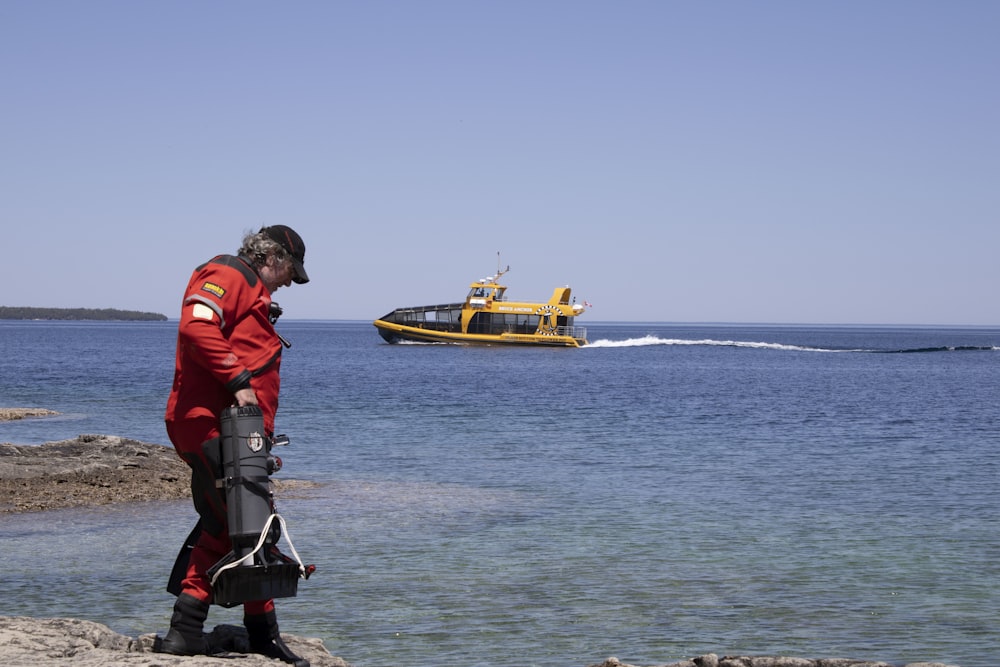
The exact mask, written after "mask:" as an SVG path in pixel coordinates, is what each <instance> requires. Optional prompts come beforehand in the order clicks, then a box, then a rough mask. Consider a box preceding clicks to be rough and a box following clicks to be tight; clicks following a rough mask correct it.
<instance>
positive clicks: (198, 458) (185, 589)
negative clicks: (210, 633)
mask: <svg viewBox="0 0 1000 667" xmlns="http://www.w3.org/2000/svg"><path fill="white" fill-rule="evenodd" d="M167 435H168V436H169V437H170V441H171V442H172V443H173V444H174V448H175V449H176V450H177V453H178V454H179V455H180V457H181V458H182V459H184V461H185V462H186V463H187V464H188V465H189V466H191V468H192V471H193V473H194V474H197V469H198V468H200V467H201V466H204V467H205V468H207V467H208V463H207V461H206V460H205V456H204V453H203V451H202V448H201V446H202V444H203V443H205V442H208V441H209V440H211V439H213V438H217V437H219V423H218V421H217V420H215V419H210V418H208V417H203V418H197V419H187V420H184V421H181V422H167ZM194 486H195V485H194V484H192V487H194ZM194 492H195V493H197V492H198V491H194ZM222 501H223V502H224V501H225V499H224V498H223V499H222ZM196 507H197V503H196ZM205 523H206V522H205V521H203V527H204V524H205ZM208 523H217V524H221V530H220V531H219V532H218V533H217V534H216V535H212V534H210V532H209V531H208V530H202V531H201V537H199V538H198V542H197V543H196V544H195V546H194V549H192V550H191V559H190V561H189V562H188V569H187V573H186V574H185V576H184V580H183V581H182V582H181V592H182V593H187V594H188V595H190V596H192V597H194V598H197V599H198V600H201V601H202V602H206V603H208V604H211V603H212V586H211V583H210V581H209V578H208V575H207V574H206V573H207V572H208V569H209V568H210V567H212V566H213V565H215V564H216V563H218V562H219V561H220V560H221V559H222V558H223V556H225V555H226V554H228V553H229V552H230V551H231V550H232V548H233V547H232V543H231V542H230V541H229V529H228V527H227V526H226V518H225V512H224V511H223V512H221V513H220V512H215V513H213V516H212V517H210V521H208ZM243 609H244V611H245V613H247V614H266V613H267V612H270V611H273V610H274V601H273V600H254V601H250V602H245V603H244V604H243Z"/></svg>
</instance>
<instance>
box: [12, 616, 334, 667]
mask: <svg viewBox="0 0 1000 667" xmlns="http://www.w3.org/2000/svg"><path fill="white" fill-rule="evenodd" d="M282 638H283V639H284V640H285V643H286V644H288V647H289V648H290V649H291V650H292V651H294V652H295V653H297V654H298V655H300V656H302V657H303V658H305V659H307V660H308V661H309V662H310V664H311V665H312V667H350V665H349V663H347V662H345V661H344V660H343V659H342V658H338V657H336V656H333V655H331V654H330V652H329V651H327V650H326V647H325V646H323V642H322V641H320V640H319V639H308V638H302V637H297V636H295V635H289V634H284V633H283V634H282ZM158 641H159V637H158V636H157V635H155V634H149V635H142V636H140V637H137V638H132V637H126V636H125V635H121V634H118V633H117V632H114V631H113V630H111V629H110V628H108V627H107V626H105V625H102V624H100V623H94V622H92V621H84V620H79V619H72V618H30V617H25V616H0V664H2V665H5V667H6V666H9V667H29V666H34V665H46V666H48V665H51V666H53V667H54V666H56V665H60V666H62V665H73V666H74V667H116V666H118V665H126V666H133V665H134V666H136V667H139V666H145V667H201V666H204V667H211V666H212V665H218V666H221V665H227V666H228V667H234V666H235V665H240V667H244V666H246V667H275V666H276V665H283V664H284V663H282V662H280V661H277V660H272V659H271V658H266V657H264V656H261V655H256V654H253V653H249V652H248V648H249V644H248V642H247V637H246V630H245V629H244V628H242V627H236V626H233V625H220V626H216V628H215V630H213V631H212V632H211V633H209V641H210V643H211V644H212V645H213V646H216V647H218V648H219V650H220V651H221V653H220V656H222V657H213V656H174V655H167V654H165V653H156V652H155V648H156V647H157V646H158Z"/></svg>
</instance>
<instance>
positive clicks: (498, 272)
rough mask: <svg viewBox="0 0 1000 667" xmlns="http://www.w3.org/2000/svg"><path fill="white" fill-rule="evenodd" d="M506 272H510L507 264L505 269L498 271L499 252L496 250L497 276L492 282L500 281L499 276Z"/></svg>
mask: <svg viewBox="0 0 1000 667" xmlns="http://www.w3.org/2000/svg"><path fill="white" fill-rule="evenodd" d="M508 271H510V264H508V265H507V268H506V269H504V270H503V271H501V270H500V251H499V250H497V275H496V278H494V280H500V276H502V275H503V274H505V273H507V272H508Z"/></svg>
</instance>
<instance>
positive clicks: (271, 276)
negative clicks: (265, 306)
mask: <svg viewBox="0 0 1000 667" xmlns="http://www.w3.org/2000/svg"><path fill="white" fill-rule="evenodd" d="M294 275H295V268H294V267H293V266H292V263H291V262H281V263H279V262H278V261H277V260H275V258H274V256H273V255H271V256H269V257H268V258H267V263H266V264H265V265H264V266H262V267H261V269H260V279H261V280H263V281H264V286H265V287H267V291H268V292H270V293H271V294H274V293H275V292H276V291H277V289H278V288H279V287H287V286H288V285H291V284H292V276H294Z"/></svg>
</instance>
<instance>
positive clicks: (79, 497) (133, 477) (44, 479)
mask: <svg viewBox="0 0 1000 667" xmlns="http://www.w3.org/2000/svg"><path fill="white" fill-rule="evenodd" d="M53 414H56V413H54V412H52V411H50V410H44V409H40V408H0V421H6V420H10V419H23V418H38V417H42V418H43V417H45V416H47V415H53ZM188 484H189V473H188V468H187V466H186V465H185V464H184V462H183V461H181V460H180V459H179V458H178V457H177V455H176V454H175V453H174V450H173V449H172V448H170V447H165V446H163V445H156V444H149V443H144V442H139V441H137V440H130V439H128V438H120V437H117V436H108V435H81V436H79V437H77V438H75V439H72V440H62V441H59V442H49V443H45V444H43V445H37V446H18V445H12V444H10V443H0V514H3V513H10V512H32V511H42V510H53V509H61V508H69V507H79V506H90V505H103V504H109V503H120V502H136V501H155V500H170V499H181V498H187V497H188V494H189V487H188ZM276 485H277V486H278V488H279V490H280V489H281V488H282V487H286V488H295V487H296V486H297V484H296V483H295V482H294V481H288V480H281V481H278V480H276ZM282 636H283V637H284V639H285V641H286V642H287V643H288V645H289V646H290V647H291V649H292V650H293V651H295V652H296V653H298V654H299V655H301V656H303V657H305V658H307V659H308V660H309V661H310V663H311V664H312V665H313V667H350V665H349V663H347V662H345V661H344V660H343V659H342V658H339V657H336V656H333V655H331V654H330V652H329V651H328V650H327V649H326V647H325V646H324V645H323V642H322V641H321V640H319V639H309V638H302V637H297V636H295V635H288V634H284V633H283V634H282ZM159 640H160V637H158V636H157V635H155V634H148V635H141V636H139V637H135V638H133V637H126V636H124V635H120V634H118V633H116V632H114V631H112V630H111V629H110V628H108V627H107V626H104V625H101V624H100V623H95V622H92V621H88V620H80V619H70V618H45V619H41V618H30V617H23V616H0V665H6V666H9V667H22V666H24V667H27V666H28V665H33V666H35V665H53V666H54V665H69V664H72V665H74V666H79V667H115V666H118V665H129V666H132V665H135V666H145V667H202V666H204V667H211V666H212V665H220V666H221V665H228V666H229V667H232V666H233V665H234V664H239V665H241V666H246V667H274V666H275V665H280V664H282V663H280V662H278V661H275V660H271V659H268V658H265V657H263V656H258V655H253V654H249V653H247V648H248V644H247V639H246V631H245V630H244V629H243V628H242V627H236V626H231V625H219V626H216V627H215V629H214V630H213V631H212V632H211V635H210V645H212V646H213V647H216V648H217V649H218V654H217V655H214V656H196V657H179V656H170V655H165V654H162V653H157V652H156V649H157V647H158V643H159ZM234 659H236V661H235V662H234ZM510 662H511V663H521V662H524V660H523V659H522V658H518V657H516V656H511V660H510ZM402 667H405V666H402ZM589 667H636V666H634V665H628V664H625V663H622V662H620V661H619V660H618V659H617V658H607V659H606V660H604V661H603V662H601V663H596V664H592V665H590V666H589ZM655 667H958V666H957V665H945V664H944V663H936V662H915V663H909V664H907V665H905V666H901V665H895V664H892V663H886V662H873V661H865V660H852V659H844V658H820V659H808V658H796V657H783V656H722V657H720V656H718V655H716V654H714V653H710V654H706V655H702V656H699V657H696V658H693V659H690V660H682V661H680V662H672V663H667V664H663V665H657V666H655Z"/></svg>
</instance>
